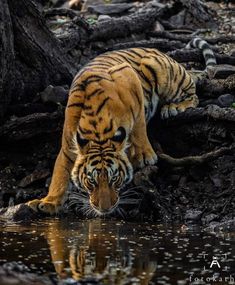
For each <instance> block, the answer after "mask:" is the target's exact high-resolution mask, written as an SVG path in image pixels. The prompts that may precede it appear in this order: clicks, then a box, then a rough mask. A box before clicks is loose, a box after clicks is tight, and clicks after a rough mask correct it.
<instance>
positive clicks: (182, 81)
mask: <svg viewBox="0 0 235 285" xmlns="http://www.w3.org/2000/svg"><path fill="white" fill-rule="evenodd" d="M185 77H186V72H185V70H184V69H183V76H182V78H181V80H180V82H179V84H178V86H177V90H176V92H175V94H176V95H177V94H178V93H179V90H180V89H181V87H182V85H183V84H184V81H185ZM174 97H175V96H174ZM174 97H173V98H174Z"/></svg>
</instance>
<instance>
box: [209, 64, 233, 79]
mask: <svg viewBox="0 0 235 285" xmlns="http://www.w3.org/2000/svg"><path fill="white" fill-rule="evenodd" d="M207 73H208V76H209V78H210V79H213V78H220V79H223V78H227V77H228V76H230V75H233V74H235V66H233V65H229V64H220V65H215V66H210V67H208V68H207Z"/></svg>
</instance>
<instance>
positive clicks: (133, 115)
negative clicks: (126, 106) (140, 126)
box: [130, 106, 135, 120]
mask: <svg viewBox="0 0 235 285" xmlns="http://www.w3.org/2000/svg"><path fill="white" fill-rule="evenodd" d="M130 110H131V114H132V117H133V119H134V120H135V112H134V110H133V108H132V106H130Z"/></svg>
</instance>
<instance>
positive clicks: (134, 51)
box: [130, 49, 143, 58]
mask: <svg viewBox="0 0 235 285" xmlns="http://www.w3.org/2000/svg"><path fill="white" fill-rule="evenodd" d="M130 51H131V52H132V53H134V54H135V55H137V56H139V57H140V58H142V57H143V56H142V55H141V54H139V53H138V52H137V51H136V50H133V49H130Z"/></svg>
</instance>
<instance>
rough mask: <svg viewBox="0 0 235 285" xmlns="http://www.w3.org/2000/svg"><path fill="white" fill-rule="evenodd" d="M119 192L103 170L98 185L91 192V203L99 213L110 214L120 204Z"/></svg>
mask: <svg viewBox="0 0 235 285" xmlns="http://www.w3.org/2000/svg"><path fill="white" fill-rule="evenodd" d="M118 203H119V197H118V192H117V191H115V189H114V188H113V187H112V186H110V185H109V183H108V176H107V174H106V173H105V172H101V174H100V175H99V179H98V186H97V187H96V188H95V189H94V190H93V191H92V192H91V193H90V205H91V207H92V208H93V209H94V210H95V211H96V212H98V213H99V214H101V215H102V214H109V213H111V212H112V211H113V210H114V209H115V208H116V207H117V205H118Z"/></svg>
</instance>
